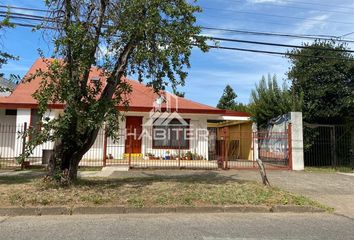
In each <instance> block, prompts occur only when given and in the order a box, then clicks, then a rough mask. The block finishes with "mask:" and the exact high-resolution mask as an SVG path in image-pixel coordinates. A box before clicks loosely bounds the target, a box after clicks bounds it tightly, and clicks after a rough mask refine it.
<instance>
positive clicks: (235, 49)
mask: <svg viewBox="0 0 354 240" xmlns="http://www.w3.org/2000/svg"><path fill="white" fill-rule="evenodd" d="M18 15H20V16H18V18H19V19H21V18H22V19H26V20H44V19H45V20H46V21H48V20H53V19H50V18H45V17H43V16H36V15H28V14H18ZM23 15H26V16H29V17H26V16H23ZM0 16H2V17H4V16H7V15H0ZM10 17H11V16H10ZM31 17H32V18H33V19H31ZM13 24H15V25H17V26H23V27H37V26H38V25H34V24H26V23H13ZM42 28H47V29H55V28H52V27H48V26H42ZM210 38H211V39H214V40H220V41H232V42H240V43H249V44H259V45H271V46H278V47H294V48H306V47H304V46H295V45H287V44H277V43H269V42H257V41H248V40H239V39H229V38H217V37H210ZM209 47H210V48H212V49H223V50H233V51H244V52H253V53H263V54H273V55H282V56H303V57H313V56H309V55H308V56H306V55H303V54H292V53H284V52H276V51H265V50H258V49H248V48H236V47H226V46H212V45H209ZM326 50H329V49H326ZM347 52H354V51H351V50H349V51H347ZM320 58H325V59H338V60H348V59H343V58H336V57H327V56H323V57H320ZM350 61H353V60H352V59H350Z"/></svg>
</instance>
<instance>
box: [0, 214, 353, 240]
mask: <svg viewBox="0 0 354 240" xmlns="http://www.w3.org/2000/svg"><path fill="white" fill-rule="evenodd" d="M353 226H354V219H350V218H348V217H342V216H338V215H333V214H323V213H321V214H285V213H281V214H270V213H266V214H246V213H240V214H231V213H223V214H160V215H147V214H144V215H140V214H130V215H76V216H41V217H10V218H6V217H5V218H4V217H0V239H6V240H10V239H16V240H21V239H51V240H57V239H94V240H99V239H108V240H109V239H115V240H117V239H124V240H128V239H153V240H159V239H181V240H182V239H183V240H187V239H203V240H241V239H243V240H256V239H267V240H270V239H272V240H278V239H284V240H286V239H291V240H294V239H306V240H308V239H321V240H323V239H331V240H334V239H346V240H347V239H354V227H353Z"/></svg>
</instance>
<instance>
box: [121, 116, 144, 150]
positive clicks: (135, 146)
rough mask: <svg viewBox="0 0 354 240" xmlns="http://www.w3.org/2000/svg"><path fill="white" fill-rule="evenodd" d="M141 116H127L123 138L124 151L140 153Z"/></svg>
mask: <svg viewBox="0 0 354 240" xmlns="http://www.w3.org/2000/svg"><path fill="white" fill-rule="evenodd" d="M142 123H143V117H136V116H127V117H126V128H127V137H126V140H125V153H141V138H140V137H139V136H140V134H141V130H142V126H141V125H142Z"/></svg>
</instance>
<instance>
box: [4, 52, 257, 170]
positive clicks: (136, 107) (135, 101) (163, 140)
mask: <svg viewBox="0 0 354 240" xmlns="http://www.w3.org/2000/svg"><path fill="white" fill-rule="evenodd" d="M38 69H42V70H44V69H46V64H45V62H44V61H43V60H42V59H37V60H36V61H35V63H34V64H33V65H32V67H31V68H30V69H29V71H28V73H27V75H26V76H29V75H31V74H33V73H35V72H36V70H38ZM90 79H91V81H103V82H105V79H104V78H103V77H102V76H101V74H100V70H99V69H97V68H95V67H93V68H92V70H91V73H90ZM40 81H41V79H40V78H38V77H37V78H35V79H33V80H32V81H31V82H21V83H20V84H19V85H18V86H17V87H16V88H15V90H14V91H13V93H12V94H11V95H9V96H5V97H0V133H1V137H0V158H3V159H13V158H15V157H16V156H18V155H19V154H20V153H21V152H22V146H23V142H24V141H26V140H27V139H23V138H21V137H20V135H19V132H20V131H21V130H23V128H24V126H26V127H28V126H35V125H36V123H38V122H40V121H41V119H42V118H44V117H49V118H52V119H53V118H56V117H58V116H59V114H60V113H61V112H62V111H63V108H64V105H63V104H50V105H49V110H48V111H47V112H46V113H45V116H39V115H38V112H37V110H36V109H37V106H38V105H37V102H36V100H35V99H34V98H33V97H32V94H33V93H34V91H35V90H36V89H37V88H38V87H39V84H40ZM125 81H127V82H128V83H129V84H130V85H131V86H132V92H131V93H130V94H129V95H128V96H127V97H128V98H129V99H128V100H129V102H130V104H129V109H128V111H126V112H124V115H125V119H124V120H120V134H121V138H120V139H119V141H117V142H115V141H113V140H112V139H110V138H107V137H106V135H105V133H104V131H103V130H101V131H100V133H99V136H98V137H97V140H96V142H95V144H94V145H93V146H92V148H91V149H90V150H89V151H88V152H87V153H86V154H85V156H84V158H83V160H84V161H83V162H86V163H88V164H89V165H90V164H91V165H92V164H96V165H98V166H101V165H102V164H103V165H106V164H110V163H111V164H115V163H119V162H122V161H127V159H129V161H131V160H136V161H140V162H143V161H147V160H153V159H155V160H158V159H159V160H162V159H165V160H168V159H170V160H176V159H177V160H178V161H179V164H180V160H183V159H184V160H191V159H195V160H196V159H198V160H200V161H215V160H216V156H215V155H213V154H212V153H215V152H216V151H217V149H216V147H217V146H216V145H217V144H216V141H217V140H218V138H217V137H215V135H214V138H213V137H212V134H209V133H210V132H213V131H214V132H215V131H216V129H218V128H219V127H220V126H221V125H220V126H217V124H218V123H219V124H220V123H223V124H226V122H230V121H232V123H233V125H234V126H237V125H238V124H243V123H246V125H244V126H243V125H242V127H246V128H247V126H248V128H249V129H247V131H248V132H249V131H251V128H250V126H251V125H250V119H249V115H248V114H247V113H243V112H235V111H229V110H221V109H217V108H214V107H210V106H207V105H205V104H201V103H197V102H194V101H191V100H188V99H185V98H181V97H178V96H176V95H174V94H171V93H169V92H167V91H166V92H163V93H162V94H161V96H159V95H157V94H156V93H154V92H153V90H152V89H151V88H150V87H147V86H146V85H144V84H142V83H140V82H138V81H135V80H129V79H125ZM117 108H120V109H121V110H122V111H124V108H123V107H122V106H117ZM7 128H8V130H6V129H7ZM236 128H237V127H235V129H236ZM162 133H168V134H167V135H168V137H166V136H162V137H161V135H162ZM213 141H214V142H213ZM250 144H251V139H249V143H248V145H247V149H246V146H244V148H245V149H244V150H240V151H241V153H240V154H239V155H238V157H245V159H250V156H251V155H252V153H251V152H250V151H251V145H250ZM52 148H53V143H50V142H48V143H45V144H43V145H40V146H38V147H37V148H36V149H35V150H34V152H33V154H32V155H31V156H30V158H31V159H32V161H33V163H35V162H36V161H39V160H40V159H41V157H42V155H43V150H49V149H52ZM147 162H148V161H147ZM165 162H166V163H167V161H165ZM169 162H170V163H171V162H172V161H169ZM129 164H130V162H129ZM179 166H180V165H179Z"/></svg>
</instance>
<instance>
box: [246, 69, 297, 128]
mask: <svg viewBox="0 0 354 240" xmlns="http://www.w3.org/2000/svg"><path fill="white" fill-rule="evenodd" d="M300 109H301V98H300V97H299V98H296V97H294V96H293V94H292V93H291V91H290V90H289V87H288V86H287V85H286V83H285V82H284V84H283V86H281V87H280V86H279V84H278V82H277V78H276V75H273V77H272V76H271V75H268V78H267V79H266V77H265V76H262V79H261V80H260V82H259V83H258V84H256V87H255V89H254V90H252V92H251V101H250V105H249V111H250V113H251V116H252V118H253V120H254V121H255V122H256V123H257V124H258V126H259V127H264V126H266V124H267V122H268V121H269V120H270V119H271V118H274V117H277V116H280V115H283V114H286V113H288V112H290V111H298V110H300Z"/></svg>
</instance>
